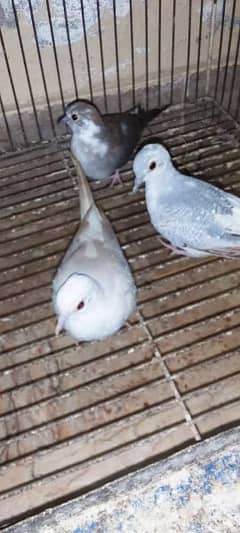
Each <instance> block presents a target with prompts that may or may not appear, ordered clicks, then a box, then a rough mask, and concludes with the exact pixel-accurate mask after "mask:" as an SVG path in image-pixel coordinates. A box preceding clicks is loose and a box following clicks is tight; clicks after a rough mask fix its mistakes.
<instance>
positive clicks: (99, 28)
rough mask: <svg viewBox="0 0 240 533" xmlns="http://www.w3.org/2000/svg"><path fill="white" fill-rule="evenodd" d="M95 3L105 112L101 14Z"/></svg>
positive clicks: (106, 109)
mask: <svg viewBox="0 0 240 533" xmlns="http://www.w3.org/2000/svg"><path fill="white" fill-rule="evenodd" d="M96 3H97V20H98V38H99V47H100V57H101V69H102V85H103V97H104V106H105V111H106V113H107V112H108V101H107V92H106V81H105V67H104V55H103V43H102V26H101V14H100V6H99V0H96Z"/></svg>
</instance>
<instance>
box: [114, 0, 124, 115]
mask: <svg viewBox="0 0 240 533" xmlns="http://www.w3.org/2000/svg"><path fill="white" fill-rule="evenodd" d="M113 24H114V41H115V55H116V71H117V91H118V108H119V111H120V113H121V111H122V101H121V87H120V75H119V56H118V36H117V15H116V0H113Z"/></svg>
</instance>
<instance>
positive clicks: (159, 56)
mask: <svg viewBox="0 0 240 533" xmlns="http://www.w3.org/2000/svg"><path fill="white" fill-rule="evenodd" d="M161 30H162V0H159V2H158V106H159V107H160V105H161V37H162V35H161Z"/></svg>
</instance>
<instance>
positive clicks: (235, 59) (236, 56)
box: [226, 26, 240, 112]
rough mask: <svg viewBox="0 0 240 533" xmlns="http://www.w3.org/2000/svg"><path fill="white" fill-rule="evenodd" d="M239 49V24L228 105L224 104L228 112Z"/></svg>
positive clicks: (230, 104)
mask: <svg viewBox="0 0 240 533" xmlns="http://www.w3.org/2000/svg"><path fill="white" fill-rule="evenodd" d="M239 50H240V26H239V31H238V40H237V46H236V53H235V58H234V64H233V72H232V81H231V86H230V90H229V100H228V105H227V106H226V109H227V111H228V112H230V109H231V106H232V99H233V91H234V85H235V81H236V73H237V68H238V56H239Z"/></svg>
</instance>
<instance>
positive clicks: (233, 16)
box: [220, 0, 236, 105]
mask: <svg viewBox="0 0 240 533" xmlns="http://www.w3.org/2000/svg"><path fill="white" fill-rule="evenodd" d="M235 10H236V0H233V8H232V16H231V22H230V31H229V39H228V47H227V56H226V64H225V70H224V76H223V84H222V92H221V98H220V104H221V105H222V103H223V99H224V94H225V87H226V81H227V74H228V66H229V58H230V51H231V45H232V35H233V23H234V18H235Z"/></svg>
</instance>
